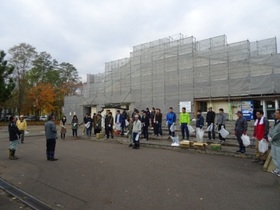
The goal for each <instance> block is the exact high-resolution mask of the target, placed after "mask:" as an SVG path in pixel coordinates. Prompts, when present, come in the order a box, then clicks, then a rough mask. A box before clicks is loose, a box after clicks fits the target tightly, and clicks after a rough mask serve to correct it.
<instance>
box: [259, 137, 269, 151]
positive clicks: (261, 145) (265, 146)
mask: <svg viewBox="0 0 280 210" xmlns="http://www.w3.org/2000/svg"><path fill="white" fill-rule="evenodd" d="M258 149H259V152H260V153H265V152H266V151H267V150H268V142H267V141H266V140H265V139H262V140H260V142H259V148H258Z"/></svg>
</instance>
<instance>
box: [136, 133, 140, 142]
mask: <svg viewBox="0 0 280 210" xmlns="http://www.w3.org/2000/svg"><path fill="white" fill-rule="evenodd" d="M139 137H140V135H139V133H137V135H136V137H135V141H139Z"/></svg>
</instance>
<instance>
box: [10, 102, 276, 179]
mask: <svg viewBox="0 0 280 210" xmlns="http://www.w3.org/2000/svg"><path fill="white" fill-rule="evenodd" d="M255 113H256V120H255V122H254V133H253V138H254V139H255V140H256V157H255V159H254V160H253V162H254V163H259V164H261V165H263V164H264V163H265V161H266V159H267V156H268V153H269V150H266V151H265V152H260V151H259V144H260V142H261V141H264V142H266V143H267V144H268V142H271V153H272V160H273V162H274V164H275V166H276V169H275V170H273V171H272V173H274V174H276V175H277V176H280V109H277V110H276V111H275V123H274V125H273V126H272V127H271V128H270V126H269V121H268V119H267V118H266V117H265V116H264V113H263V111H262V110H257V111H256V112H255ZM236 115H237V120H236V122H235V127H234V132H235V136H236V139H237V142H238V144H239V149H238V150H237V151H236V152H240V153H245V152H246V147H245V145H244V143H243V139H242V138H243V136H244V135H247V128H248V124H247V120H246V119H245V118H244V117H243V114H242V112H241V111H238V112H237V113H236ZM9 120H10V123H9V125H8V130H9V137H10V145H9V159H11V160H16V159H18V157H17V156H15V152H16V149H17V145H18V143H19V142H21V143H24V133H25V132H26V129H27V123H26V120H24V117H23V116H22V115H21V116H20V117H19V119H16V117H15V116H11V117H10V119H9ZM103 120H104V128H105V135H106V138H107V139H109V138H112V139H113V138H114V132H116V131H117V132H119V134H120V135H122V136H123V135H125V133H126V134H127V136H128V138H129V140H130V144H129V146H130V147H132V148H133V149H139V148H140V139H141V136H143V139H144V140H148V139H149V127H150V126H151V128H152V129H153V135H155V136H158V137H161V136H162V122H163V115H162V113H161V110H160V109H159V108H154V107H153V108H152V109H151V111H150V110H149V108H147V109H146V110H142V111H141V112H139V111H138V109H134V111H133V112H132V114H131V115H129V114H128V113H127V112H126V111H125V110H124V111H123V112H122V113H121V112H120V111H119V110H117V112H116V115H115V116H114V117H113V116H112V112H111V111H109V110H108V111H107V112H106V114H105V116H103V115H102V112H98V113H97V114H95V113H94V114H93V116H92V117H91V116H90V114H86V116H85V117H84V119H83V121H82V122H81V123H79V120H78V118H77V116H76V115H74V116H73V117H72V120H71V127H72V136H73V139H74V140H76V139H77V134H78V128H79V127H80V126H81V125H84V133H85V134H86V135H87V136H88V137H91V135H92V131H93V135H96V134H98V133H100V132H101V131H102V127H103V126H102V121H103ZM165 120H166V125H167V127H168V133H169V137H174V136H175V130H176V129H175V128H174V127H175V125H176V121H177V116H176V113H175V112H174V111H173V108H172V107H170V108H169V111H168V113H167V114H166V118H165ZM54 121H55V118H54V116H53V115H50V116H49V117H48V120H47V122H46V123H45V134H46V140H47V144H46V147H47V149H46V155H47V160H50V161H55V160H57V158H55V156H54V153H55V145H56V139H57V138H58V136H57V133H58V131H57V128H56V125H55V123H54ZM195 121H196V122H195V127H196V129H198V130H199V129H200V130H201V129H202V128H203V127H204V121H205V122H206V126H207V131H208V141H212V140H215V138H216V136H215V133H216V132H215V129H216V128H217V129H218V131H220V130H221V129H225V128H226V115H225V113H224V110H223V109H222V108H220V109H219V113H217V115H216V113H215V112H214V111H213V110H212V107H209V108H208V111H207V113H206V119H205V120H204V117H203V115H202V113H201V110H198V111H197V113H196V117H195ZM66 122H67V119H66V117H65V116H63V117H62V119H61V121H60V127H61V129H60V134H61V139H65V134H66ZM190 122H191V119H190V115H189V113H187V112H186V108H185V107H183V108H182V110H181V113H180V116H179V123H180V128H181V134H182V139H186V140H188V139H189V137H190V133H189V126H190ZM114 128H115V129H114ZM198 130H197V131H198ZM218 133H219V139H220V143H221V144H224V143H225V141H226V139H225V137H224V136H222V135H221V133H220V132H218Z"/></svg>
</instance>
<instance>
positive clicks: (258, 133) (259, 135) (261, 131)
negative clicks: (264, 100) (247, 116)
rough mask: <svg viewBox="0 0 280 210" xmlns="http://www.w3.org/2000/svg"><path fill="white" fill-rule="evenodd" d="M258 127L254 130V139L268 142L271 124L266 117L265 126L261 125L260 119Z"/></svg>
mask: <svg viewBox="0 0 280 210" xmlns="http://www.w3.org/2000/svg"><path fill="white" fill-rule="evenodd" d="M257 120H258V122H257V125H256V126H255V129H254V137H255V138H256V139H258V140H259V141H260V140H262V139H266V140H267V135H268V132H269V122H268V120H267V118H266V117H264V119H263V124H260V121H261V120H260V119H257Z"/></svg>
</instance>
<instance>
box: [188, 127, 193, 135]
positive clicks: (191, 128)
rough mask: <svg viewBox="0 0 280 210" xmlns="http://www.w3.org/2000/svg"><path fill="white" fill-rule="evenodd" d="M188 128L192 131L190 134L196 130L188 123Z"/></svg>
mask: <svg viewBox="0 0 280 210" xmlns="http://www.w3.org/2000/svg"><path fill="white" fill-rule="evenodd" d="M188 130H189V133H190V134H191V133H193V132H194V129H193V127H192V126H190V125H188Z"/></svg>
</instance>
